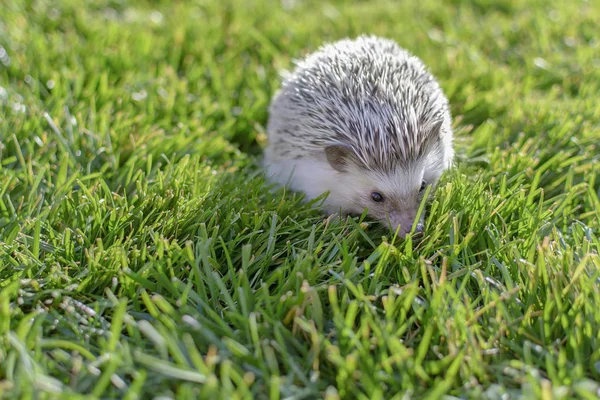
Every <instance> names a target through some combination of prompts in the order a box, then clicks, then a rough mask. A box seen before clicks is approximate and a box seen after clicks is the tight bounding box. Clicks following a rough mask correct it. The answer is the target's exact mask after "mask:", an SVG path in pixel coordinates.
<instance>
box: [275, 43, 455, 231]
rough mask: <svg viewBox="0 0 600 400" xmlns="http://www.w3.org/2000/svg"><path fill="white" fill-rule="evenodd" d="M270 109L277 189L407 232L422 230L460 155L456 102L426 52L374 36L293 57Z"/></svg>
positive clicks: (336, 212) (333, 210)
mask: <svg viewBox="0 0 600 400" xmlns="http://www.w3.org/2000/svg"><path fill="white" fill-rule="evenodd" d="M268 111H269V116H268V122H267V127H266V131H267V145H266V147H265V149H264V158H263V167H264V168H265V170H266V176H267V178H268V179H269V180H270V181H272V182H274V183H275V184H276V187H287V188H289V189H291V190H292V191H295V192H300V193H303V194H304V199H305V200H306V201H309V200H313V199H316V198H318V197H320V196H322V195H325V196H324V200H323V204H322V206H323V207H322V209H323V210H324V211H325V213H327V214H330V215H350V216H352V215H360V214H363V213H364V212H365V211H366V212H367V215H368V216H369V217H371V218H372V219H374V220H376V221H379V222H381V223H382V224H384V225H385V226H387V227H389V228H391V229H392V230H393V231H394V232H397V233H398V234H399V235H400V236H402V237H405V236H406V235H407V234H408V233H409V232H411V231H412V232H415V231H416V232H422V231H423V229H424V226H423V225H424V224H423V221H424V218H423V214H424V213H422V215H421V218H419V220H418V221H416V223H415V220H416V216H417V212H418V209H419V206H420V204H421V201H422V200H423V197H424V195H425V193H426V192H427V190H426V189H427V186H431V187H432V189H430V190H429V193H432V192H433V189H435V187H436V184H437V183H438V181H439V179H440V177H441V175H442V173H443V172H444V171H445V170H447V169H448V168H450V167H451V165H452V160H453V156H454V152H453V148H452V136H453V134H452V117H451V112H450V109H449V104H448V99H447V98H446V96H445V95H444V93H443V91H442V89H441V87H440V85H439V83H438V82H437V80H436V79H435V78H434V76H433V75H432V74H431V73H430V72H429V71H428V69H427V67H426V66H425V65H424V63H423V62H422V61H421V60H420V59H419V58H418V57H416V56H415V55H413V54H412V53H410V52H409V51H407V50H405V49H403V48H402V47H400V46H399V45H398V44H397V43H396V42H395V41H393V40H391V39H387V38H382V37H377V36H372V35H371V36H367V35H362V36H358V37H356V38H354V39H350V38H345V39H341V40H339V41H337V42H333V43H326V44H323V45H322V46H321V47H320V48H319V49H318V50H317V51H315V52H314V53H312V54H309V55H308V56H306V57H305V58H304V59H303V60H299V61H295V68H294V70H293V71H292V72H291V73H288V75H287V76H286V77H284V79H283V82H282V84H281V87H280V88H278V89H277V91H276V92H275V94H274V96H273V98H272V100H271V103H270V105H269V110H268ZM425 200H427V199H425ZM413 227H414V229H415V230H414V231H413Z"/></svg>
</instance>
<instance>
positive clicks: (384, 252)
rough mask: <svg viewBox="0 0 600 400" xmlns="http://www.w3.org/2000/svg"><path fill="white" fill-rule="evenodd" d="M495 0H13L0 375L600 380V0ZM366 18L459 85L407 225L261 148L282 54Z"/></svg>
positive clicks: (400, 394) (597, 384)
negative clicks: (392, 228)
mask: <svg viewBox="0 0 600 400" xmlns="http://www.w3.org/2000/svg"><path fill="white" fill-rule="evenodd" d="M487 3H488V2H484V1H472V2H469V1H451V2H443V3H442V2H437V1H434V0H423V1H419V2H392V1H369V2H366V1H361V2H349V1H339V2H334V3H323V2H320V1H296V2H292V1H282V2H275V1H266V0H265V1H257V0H252V1H241V0H240V1H237V0H229V1H223V2H220V1H219V2H217V1H209V0H198V1H195V2H178V3H171V2H149V1H144V2H127V1H110V0H101V1H95V2H79V1H73V0H62V1H59V2H45V1H31V2H30V1H22V0H17V1H10V2H3V3H2V4H1V5H0V46H1V47H0V393H2V394H3V395H4V396H5V397H6V398H20V397H25V398H29V397H34V396H39V397H41V398H79V397H83V396H88V395H92V396H95V397H102V398H127V399H133V398H152V397H155V396H163V397H171V398H223V399H235V398H270V399H279V398H281V399H285V398H296V399H299V398H306V399H313V398H322V397H324V398H328V399H336V398H361V399H384V398H385V399H391V398H393V399H401V398H410V397H413V398H424V397H425V396H429V398H438V397H440V396H442V395H450V396H456V397H460V398H490V399H500V398H506V397H502V396H503V395H508V396H510V397H509V398H512V399H516V398H545V399H550V398H556V399H574V398H585V399H593V398H597V397H598V396H600V392H599V390H600V257H599V256H598V250H599V248H600V239H599V237H598V229H599V228H600V200H599V197H600V181H599V180H598V179H597V174H598V171H600V163H599V161H600V149H599V146H600V125H599V121H600V107H598V98H599V96H600V68H598V67H599V66H600V59H599V58H598V54H599V50H598V46H599V42H598V36H597V32H598V28H597V27H598V21H599V19H600V8H599V7H597V6H596V5H595V3H594V2H592V1H590V2H567V1H559V2H543V1H523V0H521V1H499V2H495V3H494V4H493V5H489V4H487ZM364 32H366V33H375V34H379V35H384V36H387V37H390V38H393V39H395V40H397V41H398V42H399V43H400V44H401V45H403V46H404V47H406V48H408V49H409V50H411V51H412V52H414V53H415V54H417V55H418V56H420V57H421V58H422V59H423V60H424V61H425V62H426V63H427V64H428V65H429V66H430V68H431V70H432V72H433V73H434V74H435V75H436V76H437V77H438V78H439V80H440V82H441V84H442V86H443V88H444V90H445V91H446V93H447V94H448V97H449V98H450V102H451V104H452V111H453V115H454V117H455V128H456V136H457V137H456V148H457V158H458V159H457V165H456V168H454V169H453V170H452V171H450V172H449V173H447V174H446V175H445V176H444V177H443V180H442V182H441V184H440V187H439V189H438V191H437V192H436V193H435V196H434V198H433V200H432V201H431V203H430V204H429V205H428V207H427V209H428V217H427V220H426V230H425V235H424V237H422V238H419V239H418V240H417V239H411V238H409V239H408V240H396V241H393V240H392V235H390V234H389V233H388V232H386V231H383V230H381V229H380V228H378V227H376V226H371V225H370V224H369V223H368V221H365V220H362V219H360V218H356V219H348V220H346V221H336V220H328V219H324V218H322V217H321V215H320V213H319V211H318V210H317V208H318V202H316V203H315V204H302V202H301V197H300V196H299V195H297V194H292V193H284V192H283V191H274V192H271V191H270V190H269V185H268V184H267V183H266V182H264V179H263V177H262V175H261V173H260V170H259V169H258V167H257V166H258V161H259V159H260V153H261V146H262V145H263V144H264V139H265V134H264V126H265V123H266V118H267V106H268V102H269V99H270V97H271V95H272V94H273V93H274V91H275V90H276V89H277V87H278V83H279V73H280V70H281V69H286V68H291V66H292V60H293V59H294V58H297V57H300V56H301V55H302V54H304V53H305V52H306V51H310V50H314V49H315V48H316V47H317V46H318V45H320V44H321V43H323V42H324V41H329V40H335V39H338V38H342V37H345V36H355V35H357V34H359V33H364ZM404 396H406V397H404Z"/></svg>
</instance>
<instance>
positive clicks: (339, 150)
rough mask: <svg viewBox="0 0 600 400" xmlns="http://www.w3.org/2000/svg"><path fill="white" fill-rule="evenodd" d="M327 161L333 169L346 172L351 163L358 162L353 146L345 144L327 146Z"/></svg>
mask: <svg viewBox="0 0 600 400" xmlns="http://www.w3.org/2000/svg"><path fill="white" fill-rule="evenodd" d="M325 155H326V156H327V162H328V163H329V165H331V167H332V168H333V169H335V170H336V171H339V172H346V171H347V170H348V166H349V164H350V163H354V164H356V163H357V158H356V155H355V154H354V150H352V147H350V146H347V145H345V144H334V145H331V146H327V147H326V148H325Z"/></svg>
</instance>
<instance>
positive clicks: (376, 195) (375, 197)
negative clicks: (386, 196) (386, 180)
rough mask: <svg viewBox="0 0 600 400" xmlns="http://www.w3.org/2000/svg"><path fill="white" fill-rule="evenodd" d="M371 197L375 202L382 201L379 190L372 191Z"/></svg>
mask: <svg viewBox="0 0 600 400" xmlns="http://www.w3.org/2000/svg"><path fill="white" fill-rule="evenodd" d="M371 199H373V201H374V202H375V203H381V202H382V201H383V196H382V195H381V193H379V192H373V193H371Z"/></svg>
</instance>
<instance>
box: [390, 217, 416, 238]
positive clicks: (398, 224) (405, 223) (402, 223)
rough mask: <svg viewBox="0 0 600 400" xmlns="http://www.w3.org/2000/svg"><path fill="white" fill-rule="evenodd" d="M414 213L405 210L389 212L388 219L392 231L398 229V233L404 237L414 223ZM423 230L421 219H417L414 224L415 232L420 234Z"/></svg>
mask: <svg viewBox="0 0 600 400" xmlns="http://www.w3.org/2000/svg"><path fill="white" fill-rule="evenodd" d="M415 214H416V213H410V212H406V211H404V212H403V211H401V212H391V213H390V214H389V219H390V223H391V226H392V228H393V229H394V231H396V230H398V235H400V236H402V237H406V235H407V234H408V233H409V232H410V230H411V229H412V226H413V224H414V221H415ZM423 230H424V225H423V221H419V222H418V223H417V225H416V226H415V234H420V233H422V232H423Z"/></svg>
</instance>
